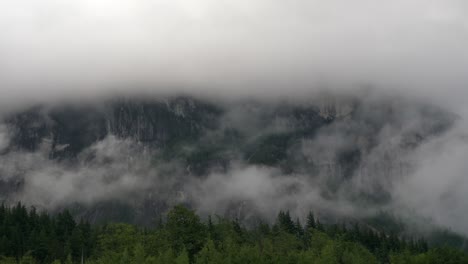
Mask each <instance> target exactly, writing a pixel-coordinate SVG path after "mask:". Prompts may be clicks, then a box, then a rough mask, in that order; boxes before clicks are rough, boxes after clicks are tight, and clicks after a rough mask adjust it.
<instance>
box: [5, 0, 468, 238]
mask: <svg viewBox="0 0 468 264" xmlns="http://www.w3.org/2000/svg"><path fill="white" fill-rule="evenodd" d="M467 47H468V4H467V3H466V1H462V0H445V1H436V0H433V1H427V0H410V1H404V0H394V1H375V0H374V1H371V0H358V1H352V2H347V1H338V0H329V1H315V0H314V1H305V0H293V1H287V2H285V1H277V0H273V1H267V0H256V1H251V0H250V1H249V0H236V1H231V0H197V1H189V0H170V1H169V0H155V1H150V0H142V1H132V0H118V1H110V0H83V1H78V2H77V1H72V0H63V1H54V0H43V1H34V0H6V1H2V2H0V94H1V96H0V110H1V115H0V116H3V115H7V114H10V113H11V112H14V111H16V110H21V111H22V110H24V109H27V108H28V107H29V106H31V105H36V104H42V105H49V106H50V105H56V104H61V103H64V102H72V103H74V104H81V103H89V104H98V103H99V102H101V101H102V100H107V99H108V98H114V97H125V96H129V97H132V96H140V97H150V98H165V97H167V96H173V95H179V94H184V95H189V96H194V97H197V98H202V99H206V100H214V101H216V100H221V101H222V102H223V103H224V102H228V103H227V105H228V106H227V107H226V108H227V110H226V109H225V110H226V113H225V114H224V115H223V119H222V121H223V123H222V124H221V127H223V128H229V127H231V126H233V127H236V128H238V129H239V131H241V132H242V133H244V134H245V135H247V137H248V139H251V140H252V141H253V140H254V139H256V138H258V137H261V136H262V135H264V134H269V133H273V132H275V133H280V132H281V133H282V132H285V131H286V132H287V131H288V129H290V126H289V125H290V124H289V123H288V120H282V119H275V120H276V121H275V123H269V124H265V123H262V118H263V116H264V115H269V114H271V113H268V111H267V110H268V109H269V108H268V107H272V106H271V105H270V103H271V102H274V103H271V104H273V105H274V104H275V103H276V102H278V101H280V102H282V101H283V100H284V101H288V102H290V103H291V104H295V105H301V104H304V103H310V102H313V103H317V104H319V105H320V102H322V103H323V100H324V99H323V98H328V97H327V96H325V97H323V95H324V94H325V95H329V94H330V96H331V97H337V98H344V99H343V100H342V101H340V103H339V105H342V109H341V110H340V111H338V112H339V114H341V116H340V117H342V118H343V120H344V121H342V122H338V123H336V124H333V125H331V126H327V127H325V128H321V129H320V130H319V131H318V132H317V134H316V135H315V136H314V137H313V138H305V139H304V140H302V141H301V142H300V143H298V144H297V145H295V148H293V149H289V150H288V151H289V152H288V155H289V156H290V157H291V158H292V159H294V161H295V162H298V163H299V164H301V166H302V165H303V164H308V162H309V163H313V164H320V166H321V167H320V168H321V170H319V171H313V172H311V171H310V170H308V169H309V167H307V166H309V165H303V168H304V169H303V170H302V171H298V172H295V173H293V174H285V173H284V172H283V171H281V170H280V169H278V168H276V167H274V166H259V165H252V164H250V163H249V162H248V160H247V161H246V160H242V159H241V158H239V157H238V156H239V154H238V153H236V152H235V151H233V154H232V160H231V163H230V164H229V166H227V169H226V170H219V169H218V168H217V167H213V168H210V169H211V170H210V171H208V172H207V173H206V175H205V177H203V178H191V179H190V180H188V179H187V175H188V174H190V171H189V169H190V168H187V167H184V164H183V162H181V161H180V160H177V159H175V160H173V161H171V163H169V164H166V165H163V164H162V163H158V164H157V165H155V163H154V160H152V159H151V157H152V156H154V155H159V154H160V151H162V150H161V149H159V148H148V147H146V146H145V145H144V144H142V143H141V142H140V141H139V140H135V139H123V138H118V137H116V136H115V135H112V134H111V133H110V135H108V136H107V137H106V138H104V139H99V140H97V141H96V142H94V143H93V144H92V145H91V146H88V147H87V148H86V149H84V150H82V151H81V152H80V154H79V155H78V157H77V158H76V163H67V162H65V161H60V162H57V161H55V160H51V159H50V156H49V154H50V153H49V151H50V149H51V148H55V149H56V148H60V147H63V148H66V147H67V146H50V145H47V144H48V143H47V142H43V143H42V145H41V148H40V149H39V150H35V151H34V152H26V151H22V150H16V149H15V150H11V149H9V146H10V145H11V142H10V141H11V138H12V135H11V133H12V131H10V130H9V127H8V126H7V125H4V124H1V125H0V153H1V156H0V176H1V177H2V178H1V179H2V180H3V181H6V182H10V183H11V182H13V183H12V184H13V185H14V184H15V182H16V181H17V180H18V179H19V178H21V181H24V182H23V183H24V186H23V187H22V189H21V190H19V191H18V192H16V193H14V194H11V195H10V194H9V195H8V197H9V198H8V199H10V200H12V201H16V200H22V201H25V202H26V203H30V204H35V205H38V206H41V207H44V208H47V209H55V208H58V207H64V206H67V205H70V204H73V203H75V202H76V203H82V204H87V205H92V204H95V203H99V202H105V201H109V200H112V199H117V200H123V201H125V200H128V197H133V198H134V199H135V200H139V199H140V200H144V199H147V197H148V195H149V196H150V197H158V199H161V200H163V199H165V200H166V201H167V202H166V203H167V204H169V205H173V204H177V203H184V202H187V203H188V201H190V203H192V205H193V206H194V207H195V208H196V209H197V210H199V211H201V212H204V213H207V214H208V213H217V212H218V213H219V212H223V211H224V210H226V208H230V207H235V206H233V204H237V205H239V204H241V205H242V206H243V207H242V206H241V207H240V208H254V209H255V210H249V209H246V210H244V211H236V212H235V213H234V214H238V215H237V216H239V215H242V216H243V217H249V215H248V214H249V213H250V212H252V211H255V212H257V213H258V212H260V214H261V215H263V216H265V217H267V218H272V217H273V216H274V215H275V214H276V210H278V209H282V208H288V209H290V210H291V211H292V212H294V213H295V214H297V215H300V216H304V215H305V214H306V213H307V212H308V211H309V210H311V209H315V210H317V211H319V212H325V211H332V213H333V214H338V215H347V216H352V217H355V216H357V215H361V216H363V215H369V214H372V213H373V212H375V211H377V210H379V209H381V208H384V209H388V210H393V211H395V212H396V213H400V214H406V212H408V211H413V210H415V211H416V214H418V215H421V216H424V217H428V218H430V219H432V220H433V221H434V222H435V223H437V224H438V225H441V226H444V227H448V228H452V229H453V230H455V231H457V232H461V233H464V234H468V225H466V224H465V223H468V213H467V211H468V210H466V209H467V208H466V204H465V202H464V201H466V198H467V197H466V196H467V195H466V194H467V193H468V180H467V178H466V171H467V167H466V162H465V160H464V158H465V157H466V154H467V152H468V145H467V144H468V141H467V134H466V132H467V130H468V125H467V124H468V123H467V117H468V109H467V107H466V103H467V98H468V89H467V88H466V84H467V83H468V75H467V74H466V69H468V50H467ZM349 97H352V98H358V99H359V100H361V101H362V102H363V105H365V107H363V108H360V111H361V112H362V113H360V115H361V116H364V117H365V118H366V120H371V121H373V120H385V122H387V124H386V125H384V126H382V127H379V129H375V128H373V127H372V125H369V124H368V123H360V122H358V121H355V120H354V121H349V120H348V119H346V118H345V117H346V116H347V115H348V114H349V112H351V111H352V109H353V106H352V104H350V105H349V108H347V107H348V105H347V103H348V102H349V99H348V98H349ZM245 100H252V101H259V102H261V104H262V105H261V107H260V108H255V106H252V105H251V104H249V103H245V104H244V103H243V102H245ZM321 100H322V101H321ZM327 100H328V99H327ZM353 100H354V99H353ZM351 101H352V100H351ZM388 101H390V102H391V103H390V104H391V107H390V108H391V109H392V111H393V112H392V113H396V114H394V116H392V118H393V119H391V118H389V116H388V112H386V111H384V110H382V109H384V108H385V107H387V106H386V105H385V103H387V102H388ZM239 102H241V103H239ZM383 102H385V103H383ZM323 104H326V102H325V103H323ZM408 105H409V106H408ZM411 105H412V106H411ZM428 105H429V106H430V107H429V108H430V109H444V111H447V112H451V115H450V118H449V120H450V122H449V123H451V122H453V125H452V124H450V126H448V125H447V127H449V128H447V131H444V133H440V134H436V135H429V134H428V135H423V137H424V139H425V140H424V141H422V142H419V141H418V140H419V139H418V137H419V136H420V135H419V134H418V133H419V132H420V131H432V130H433V128H434V127H437V125H438V123H437V122H441V120H443V119H444V118H446V117H443V118H441V117H440V116H438V112H437V111H434V112H431V111H429V112H428V113H427V112H424V111H426V110H421V109H426V108H427V106H428ZM246 106H248V107H246ZM380 106H382V108H379V107H380ZM249 107H250V108H249ZM432 107H433V108H432ZM12 109H14V111H13V110H12ZM265 109H267V110H265ZM379 109H380V110H379ZM321 111H322V112H321V115H323V116H325V117H324V118H326V116H327V114H328V113H327V109H326V108H322V109H321ZM422 113H425V114H422ZM335 114H336V113H335ZM444 122H445V121H444ZM371 123H372V122H371ZM442 123H443V122H442ZM223 125H224V126H223ZM415 131H417V132H415ZM204 132H206V135H205V137H204V139H206V138H210V137H211V136H213V135H216V131H214V132H213V131H204ZM262 133H263V134H262ZM423 134H424V133H423ZM375 135H376V136H375ZM408 135H411V136H408ZM371 136H372V137H374V136H375V139H376V140H375V141H376V142H372V143H370V142H369V141H368V140H367V138H368V137H371ZM426 137H427V138H426ZM402 142H403V143H402ZM405 144H406V145H412V144H413V145H414V146H415V147H414V148H413V149H408V148H404V147H402V145H405ZM189 147H193V146H188V147H187V148H189ZM354 147H357V148H359V149H360V150H363V154H362V155H363V157H362V161H361V162H360V163H359V166H358V169H356V170H355V172H353V175H352V177H351V176H349V177H350V179H346V180H345V181H343V184H341V185H334V184H335V183H334V182H333V179H330V177H329V176H330V175H341V174H345V172H343V171H341V170H344V169H343V168H339V167H338V166H334V165H331V164H334V163H335V162H336V160H337V155H338V154H337V153H341V152H343V151H348V150H349V149H352V148H354ZM317 153H320V155H318V154H317ZM130 157H132V158H130ZM311 174H313V177H311ZM169 175H170V177H169ZM20 176H21V177H20ZM18 181H20V180H18ZM181 181H184V184H181V183H180V182H181ZM380 194H382V195H380ZM363 195H364V196H366V197H367V196H370V197H373V199H382V205H381V207H379V206H375V207H369V208H368V209H362V207H363V204H362V203H355V201H356V200H359V199H361V198H362V196H363ZM387 195H388V197H390V198H388V197H387ZM386 199H389V201H390V202H389V201H387V200H386ZM365 206H367V205H365ZM236 208H239V207H236ZM245 214H247V215H245Z"/></svg>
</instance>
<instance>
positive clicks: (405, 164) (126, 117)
mask: <svg viewBox="0 0 468 264" xmlns="http://www.w3.org/2000/svg"><path fill="white" fill-rule="evenodd" d="M456 119H457V118H456V116H455V115H454V114H452V113H450V112H448V111H446V110H443V109H440V108H438V107H435V106H431V105H427V104H421V103H417V102H412V101H410V100H406V99H402V98H388V97H386V98H385V99H381V98H374V97H370V96H369V98H364V97H359V96H330V95H327V96H320V97H315V98H307V99H303V100H302V101H297V100H296V101H294V100H282V101H280V100H271V101H255V100H231V101H229V100H221V99H218V100H215V99H200V98H195V97H190V96H179V97H161V98H153V97H147V98H141V97H125V98H111V99H99V100H96V101H95V102H86V103H78V102H73V103H67V104H65V103H61V104H43V105H36V106H33V107H29V108H26V109H23V110H18V111H15V112H10V113H8V114H4V115H3V119H2V120H3V121H2V122H1V123H2V124H1V125H0V127H2V129H0V131H3V132H0V136H1V137H2V138H5V140H4V141H5V142H4V143H3V144H0V153H1V155H0V165H1V166H0V190H2V192H1V196H2V197H1V199H2V200H4V201H5V202H7V203H14V202H16V201H23V202H25V203H27V204H29V205H34V206H36V207H39V208H45V209H47V210H51V211H54V210H60V209H61V208H64V207H67V208H72V209H73V212H74V214H75V215H76V216H77V217H85V218H87V219H88V220H91V221H93V222H101V221H107V220H114V221H128V222H135V223H141V224H146V225H148V224H151V223H153V222H154V221H155V219H157V218H158V217H159V216H160V215H161V213H163V212H165V211H166V210H167V209H168V208H170V207H171V206H172V205H174V204H178V203H184V204H187V205H189V206H192V207H194V208H196V209H197V210H199V211H200V212H201V213H202V214H203V213H204V214H213V213H216V214H222V215H226V216H231V217H236V218H238V219H241V220H245V221H246V222H249V221H255V219H257V218H258V217H261V218H266V219H270V218H271V217H273V216H274V215H276V213H277V212H276V211H274V210H277V208H284V209H285V210H291V211H293V212H294V213H295V214H296V215H303V214H305V213H306V212H308V211H309V210H314V211H316V212H317V213H318V214H319V215H320V214H321V215H322V217H323V219H328V221H339V219H354V220H355V219H363V218H366V217H372V215H374V214H375V211H376V210H382V208H383V209H385V208H391V207H392V204H393V199H394V188H395V185H396V183H398V182H401V181H404V180H405V179H406V178H407V177H409V175H411V173H412V172H413V171H414V169H415V164H414V163H413V159H412V157H413V154H414V153H415V152H417V150H418V148H420V146H421V145H424V144H425V143H426V142H430V141H431V140H433V139H434V138H437V137H439V136H441V135H443V134H444V133H446V132H447V131H449V130H450V128H451V127H452V126H453V125H454V123H455V122H456Z"/></svg>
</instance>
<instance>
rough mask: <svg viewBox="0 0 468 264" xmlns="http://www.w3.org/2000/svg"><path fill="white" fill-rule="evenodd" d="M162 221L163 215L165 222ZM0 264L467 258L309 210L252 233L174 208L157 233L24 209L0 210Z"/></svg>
mask: <svg viewBox="0 0 468 264" xmlns="http://www.w3.org/2000/svg"><path fill="white" fill-rule="evenodd" d="M161 219H162V218H161ZM0 238H1V239H0V263H2V264H3V263H5V264H13V263H15V264H16V263H22V264H42V263H54V264H58V263H62V264H64V263H67V264H68V263H70V264H73V263H75V264H76V263H81V259H83V260H84V262H85V263H88V264H217V263H223V264H224V263H227V264H250V263H251V264H275V263H281V264H283V263H285V264H289V263H290V264H296V263H299V264H306V263H307V264H309V263H318V264H320V263H323V264H333V263H337V264H338V263H339V264H355V263H357V264H359V263H365V264H373V263H391V264H413V263H414V264H423V263H424V264H426V263H428V264H436V263H437V264H438V263H444V264H445V263H447V264H456V263H457V264H458V263H467V264H468V255H467V254H466V253H464V252H463V251H460V250H458V249H455V248H453V247H452V248H451V247H434V248H430V249H428V246H427V243H426V241H424V240H422V239H419V240H403V239H401V238H399V237H398V236H396V235H394V234H391V233H390V234H386V233H379V232H376V231H374V230H370V229H368V228H367V229H366V228H363V227H360V226H358V225H355V226H353V227H352V228H349V229H348V228H347V227H346V225H344V224H343V225H336V224H335V225H323V224H321V223H320V221H319V220H318V219H317V218H316V217H315V216H314V215H313V214H312V213H310V214H309V215H308V217H307V219H306V226H305V228H304V227H303V226H302V225H301V223H300V221H299V220H298V219H297V220H296V221H293V220H292V217H291V215H290V214H289V212H287V211H286V212H283V211H281V212H280V213H279V214H278V217H277V219H276V221H275V224H274V225H273V226H271V227H270V226H269V225H268V224H266V223H263V222H260V223H258V225H257V226H254V227H251V228H249V229H247V228H245V227H243V226H242V224H241V223H240V222H239V221H237V220H234V221H233V220H229V219H224V218H221V217H216V219H212V218H211V217H209V218H208V220H207V224H204V223H203V222H202V221H201V220H200V217H199V216H198V215H196V214H195V212H194V211H191V210H189V209H187V208H185V207H183V206H176V207H174V208H173V209H172V210H171V211H170V212H169V213H168V214H167V221H166V222H163V221H162V220H161V221H158V223H157V225H156V227H155V228H153V229H141V228H138V227H137V226H134V225H129V224H125V223H109V224H106V225H103V226H91V225H90V224H89V223H86V222H84V221H81V222H80V223H76V222H75V221H74V219H73V218H72V217H71V215H70V213H68V211H64V212H62V213H60V214H57V215H56V216H49V215H47V214H37V212H36V211H35V210H34V209H32V210H29V212H28V210H27V209H26V208H25V207H24V206H23V205H21V204H18V205H17V206H15V207H13V208H7V207H5V206H2V207H0Z"/></svg>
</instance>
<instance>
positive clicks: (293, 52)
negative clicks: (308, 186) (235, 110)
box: [0, 0, 468, 105]
mask: <svg viewBox="0 0 468 264" xmlns="http://www.w3.org/2000/svg"><path fill="white" fill-rule="evenodd" d="M0 10H1V11H0V32H1V33H0V34H1V35H0V39H1V40H2V41H1V42H0V43H1V44H0V56H1V60H0V61H1V63H0V84H1V85H0V87H2V88H1V89H2V90H1V92H2V104H14V103H15V102H19V101H23V102H24V101H31V100H34V101H38V100H42V101H44V100H45V101H50V100H55V99H57V98H64V97H65V98H69V99H70V98H75V99H76V98H83V97H85V98H94V97H96V96H99V95H101V96H102V95H106V94H107V95H108V94H109V93H110V94H115V93H117V92H119V93H130V94H132V93H136V92H140V93H156V94H161V93H166V94H167V93H169V94H171V93H176V92H184V93H191V94H201V95H205V96H206V95H210V96H213V95H214V94H216V95H217V96H222V97H223V96H224V97H229V96H244V97H252V96H255V97H260V98H266V97H272V96H273V97H284V96H288V97H300V96H301V95H304V94H307V93H310V92H311V91H314V90H320V89H325V90H330V89H332V90H335V91H351V92H352V91H353V90H354V89H356V88H360V87H362V86H366V85H367V86H369V85H370V86H373V87H376V89H380V90H383V91H386V92H392V93H393V92H396V91H397V92H399V93H403V94H405V95H411V96H419V97H424V98H426V99H427V100H436V101H442V102H444V103H446V104H456V105H460V104H463V103H464V100H463V98H466V95H467V94H466V88H465V83H466V78H467V77H466V74H465V73H466V68H467V66H468V57H467V56H468V55H467V52H466V47H467V46H468V45H467V44H468V34H467V33H468V31H467V30H468V24H467V23H468V21H467V20H466V17H467V12H468V7H467V5H466V3H465V2H464V1H456V0H449V1H423V0H412V1H403V0H397V1H368V0H359V1H354V2H353V3H344V2H343V1H338V0H332V1H326V2H324V1H303V0H295V1H288V2H287V3H286V2H282V1H266V0H265V1H264V0H259V1H254V2H252V1H247V0H241V1H230V0H223V1H214V0H199V1H186V0H177V1H167V0H157V1H149V0H144V1H138V2H135V1H130V0H119V1H117V2H116V1H107V0H99V1H91V0H89V1H88V0H86V1H80V2H76V1H71V0H67V1H53V0H46V1H41V2H38V1H33V0H21V1H9V0H7V1H2V3H1V4H0Z"/></svg>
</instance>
